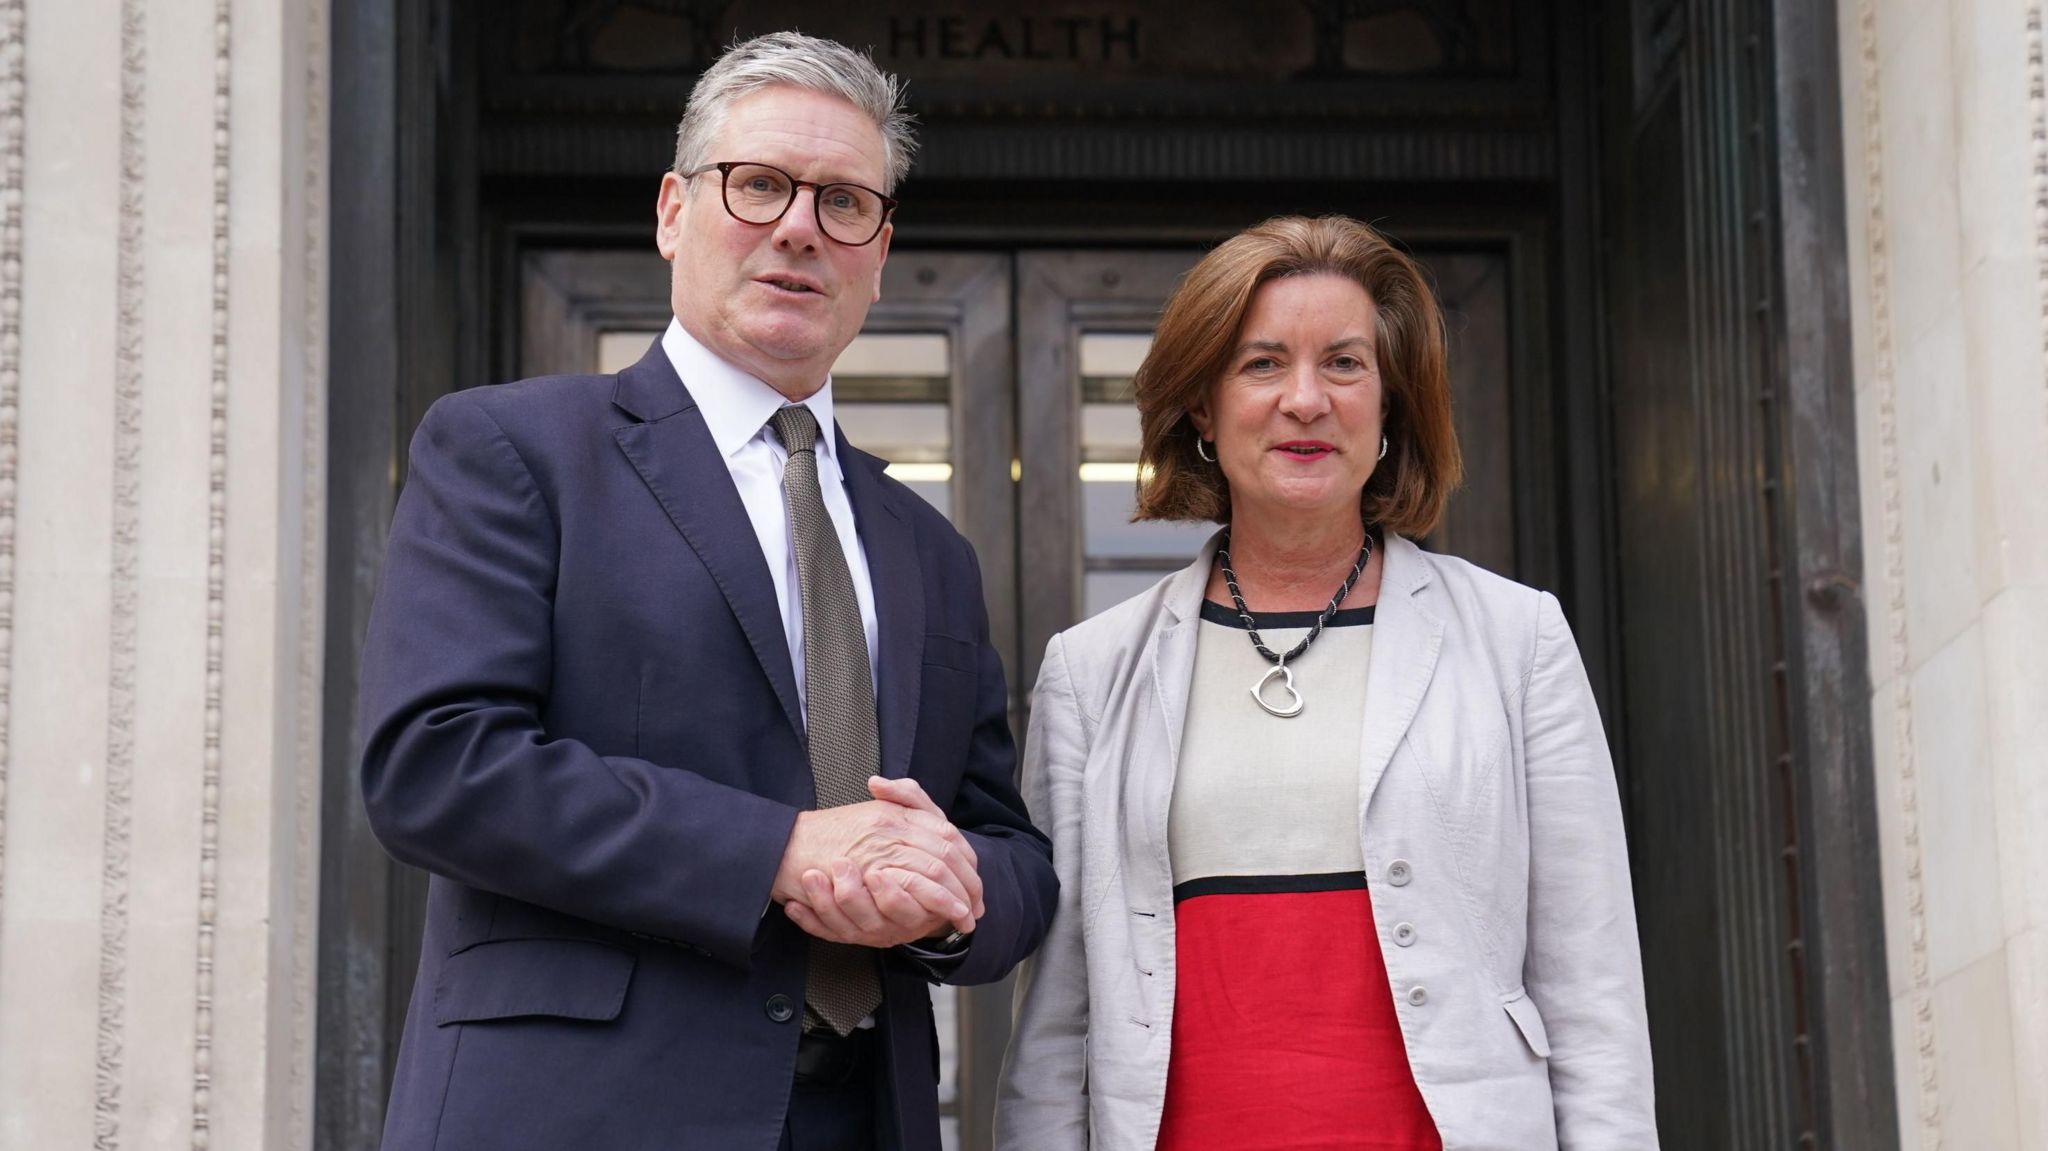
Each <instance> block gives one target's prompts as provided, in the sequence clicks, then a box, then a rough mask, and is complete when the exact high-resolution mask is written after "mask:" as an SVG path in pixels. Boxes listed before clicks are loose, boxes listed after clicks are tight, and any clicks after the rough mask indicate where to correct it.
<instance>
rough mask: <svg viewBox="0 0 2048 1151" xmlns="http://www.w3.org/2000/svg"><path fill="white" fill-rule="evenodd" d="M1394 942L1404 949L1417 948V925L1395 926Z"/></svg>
mask: <svg viewBox="0 0 2048 1151" xmlns="http://www.w3.org/2000/svg"><path fill="white" fill-rule="evenodd" d="M1394 942H1395V943H1398V944H1400V945H1401V946H1403V947H1413V946H1415V925H1414V924H1412V923H1396V924H1395V925H1394Z"/></svg>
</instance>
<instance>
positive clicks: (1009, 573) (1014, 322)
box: [519, 245, 1526, 1151]
mask: <svg viewBox="0 0 2048 1151" xmlns="http://www.w3.org/2000/svg"><path fill="white" fill-rule="evenodd" d="M1201 254H1202V253H1201V250H1200V249H1196V248H1185V247H1183V248H1170V249H1150V250H1103V249H1088V250H1026V251H945V250H918V249H915V248H898V249H897V250H896V251H895V252H893V253H892V254H891V256H890V258H889V261H888V263H887V265H886V266H885V268H884V272H883V290H882V298H881V300H880V301H879V302H878V303H876V304H875V305H874V307H873V309H872V310H871V311H870V313H869V315H868V321H867V324H866V326H865V328H864V329H863V331H862V333H861V335H860V336H859V337H858V338H857V339H856V340H855V342H854V343H853V344H852V345H851V346H849V347H848V349H847V350H846V352H845V354H844V355H842V356H841V357H840V359H839V361H838V363H837V364H836V365H835V367H834V371H833V396H834V406H835V411H836V413H837V415H838V418H839V421H840V424H841V426H842V427H843V428H844V429H845V431H846V434H847V437H848V438H849V439H850V440H851V441H852V442H854V443H855V444H858V445H859V446H860V447H862V448H863V449H865V450H867V451H869V452H872V453H874V454H876V455H878V456H881V457H882V458H883V459H886V460H888V461H889V469H890V472H891V474H892V475H894V476H896V478H898V479H899V480H901V481H903V482H904V483H905V484H907V485H909V486H910V487H911V488H912V489H913V490H915V491H916V492H917V493H918V494H919V495H921V496H923V497H924V498H925V499H926V500H928V501H930V502H931V503H932V504H933V505H934V506H936V507H937V508H938V509H939V510H941V511H942V512H944V513H945V514H946V515H947V516H948V517H949V518H950V519H951V520H952V522H953V523H954V525H955V526H956V527H958V528H959V530H960V531H961V532H962V533H963V534H964V535H965V536H966V537H967V538H968V540H969V541H971V542H972V543H973V544H974V546H975V549H976V551H977V552H978V554H979V556H980V559H981V564H982V574H983V580H984V591H985V594H986V596H987V599H988V608H989V619H990V623H991V627H992V630H993V634H994V639H995V643H996V646H997V647H998V648H999V649H1000V651H1001V652H1002V655H1003V661H1004V666H1005V668H1006V669H1007V670H1008V672H1009V676H1010V688H1011V721H1012V724H1013V726H1014V727H1015V730H1017V731H1018V732H1019V733H1020V735H1021V733H1022V732H1023V731H1024V728H1025V718H1026V715H1027V713H1028V709H1029V706H1030V698H1029V697H1030V686H1031V684H1032V683H1033V682H1034V681H1035V679H1036V677H1037V674H1038V662H1039V659H1040V656H1041V653H1042V652H1043V651H1044V649H1045V645H1046V641H1047V640H1048V639H1050V638H1051V637H1052V635H1053V634H1054V633H1056V632H1058V631H1060V630H1061V629H1063V628H1066V627H1068V626H1070V625H1071V624H1073V623H1075V622H1077V621H1079V620H1081V619H1083V618H1086V617H1087V616H1089V615H1092V614H1094V613H1095V612H1097V611H1100V610H1102V609H1103V608H1105V607H1108V606H1110V605H1112V604H1114V603H1116V602H1118V601H1120V600H1122V599H1125V598H1127V597H1129V596H1131V595H1134V594H1136V593H1137V592H1139V591H1141V590H1143V589H1144V588H1145V587H1147V586H1148V585H1150V584H1151V583H1152V582H1153V581H1155V580H1157V579H1159V578H1160V577H1161V576H1163V575H1165V574H1167V573H1169V572H1172V571H1174V570H1176V569H1178V568H1180V567H1182V566H1183V565H1185V564H1186V563H1187V562H1188V559H1189V558H1190V557H1191V556H1192V555H1193V554H1194V553H1195V551H1196V550H1197V549H1198V548H1200V546H1201V545H1202V543H1203V541H1204V540H1206V539H1207V538H1208V536H1209V534H1210V532H1211V530H1212V528H1213V525H1207V524H1134V523H1131V522H1130V516H1131V509H1132V506H1133V500H1134V494H1135V485H1136V479H1137V473H1138V465H1137V459H1138V417H1137V411H1136V408H1135V407H1134V405H1133V403H1132V398H1131V376H1132V373H1133V372H1134V371H1135V370H1136V368H1137V365H1138V364H1139V362H1140V361H1142V360H1143V358H1144V355H1145V352H1146V350H1147V349H1148V348H1149V347H1150V345H1151V338H1152V327H1153V324H1154V322H1155V321H1156V319H1157V317H1158V314H1159V310H1160V308H1161V306H1162V305H1163V304H1164V302H1165V300H1166V297H1167V296H1168V294H1169V293H1171V291H1172V290H1173V287H1174V285H1175V284H1176V283H1178V282H1179V280H1180V278H1181V276H1182V275H1183V274H1185V273H1186V271H1187V270H1188V268H1189V267H1191V266H1192V265H1193V264H1194V262H1195V261H1196V260H1198V259H1199V258H1200V257H1201ZM1417 255H1418V257H1419V258H1420V259H1421V260H1422V261H1423V263H1424V264H1425V266H1426V268H1427V270H1428V272H1429V273H1430V275H1431V276H1432V277H1433V278H1434V280H1435V282H1436V286H1437V288H1438V291H1439V294H1440V296H1441V297H1442V298H1443V300H1444V302H1445V313H1446V327H1447V329H1448V332H1449V337H1450V341H1451V347H1452V356H1451V364H1452V388H1453V393H1454V402H1455V411H1456V416H1457V422H1458V429H1459V433H1460V435H1461V437H1462V439H1463V444H1464V448H1465V454H1466V463H1467V480H1466V484H1465V487H1464V488H1463V490H1462V491H1461V492H1460V493H1459V494H1458V496H1456V497H1455V498H1454V499H1453V501H1452V504H1451V508H1450V511H1449V513H1448V515H1447V517H1446V520H1445V523H1444V525H1443V527H1442V528H1441V529H1440V530H1439V531H1438V532H1437V533H1436V535H1435V536H1434V537H1432V538H1431V539H1430V540H1429V541H1428V544H1429V546H1431V547H1433V548H1435V549H1437V550H1447V551H1452V552H1456V553H1457V554H1460V555H1463V556H1465V557H1466V558H1469V559H1472V560H1473V561H1475V562H1477V563H1480V564H1482V565H1484V566H1487V567H1489V568H1492V569H1494V570H1497V571H1501V572H1504V573H1507V574H1510V575H1514V574H1518V573H1519V572H1520V567H1519V565H1518V563H1517V554H1518V553H1517V540H1516V528H1515V525H1516V518H1517V517H1516V515H1515V512H1514V508H1515V504H1516V500H1515V498H1514V487H1515V474H1514V468H1515V459H1516V450H1517V443H1518V441H1522V442H1525V441H1526V437H1523V436H1517V435H1516V434H1515V433H1514V427H1513V420H1514V417H1513V411H1512V409H1513V404H1512V398H1513V390H1514V389H1513V381H1511V380H1510V378H1509V377H1510V364H1511V361H1512V356H1511V348H1512V342H1513V338H1514V335H1515V333H1513V332H1512V331H1511V330H1510V327H1509V321H1510V314H1511V309H1510V307H1509V289H1510V276H1509V269H1510V262H1509V261H1510V254H1509V253H1508V252H1507V251H1506V250H1503V249H1499V248H1488V247H1485V246H1465V247H1457V246H1449V245H1446V246H1443V247H1440V248H1426V247H1425V248H1421V249H1420V250H1418V252H1417ZM667 272H668V269H667V267H666V265H664V264H663V263H662V262H661V261H660V260H659V259H657V258H655V257H653V256H651V255H641V254H626V253H605V252H587V251H580V252H579V251H555V252H543V253H535V254H531V255H529V256H528V257H527V260H526V264H525V267H524V268H523V275H522V293H523V302H522V309H521V311H522V316H521V319H522V325H521V333H522V336H521V351H520V360H521V363H520V365H519V367H520V374H522V375H534V374H540V373H544V372H555V371H590V370H593V369H603V370H617V369H618V368H619V367H621V366H623V365H625V364H627V363H631V362H632V361H633V360H635V359H637V358H638V357H639V356H640V355H641V354H642V353H643V352H644V351H645V350H646V348H647V345H648V343H649V341H650V340H652V339H653V338H654V337H655V336H656V335H657V334H658V333H659V331H660V329H661V327H662V326H664V325H665V324H666V323H667V320H668V291H667V288H668V278H667ZM1010 1000H1011V996H1010V988H1009V986H1008V985H1007V983H1006V984H1004V985H1002V986H997V987H989V988H976V989H972V990H969V991H965V992H961V991H956V990H955V989H953V988H936V989H934V1002H935V1007H936V1013H937V1017H938V1019H939V1026H940V1048H941V1083H940V1101H941V1111H942V1115H943V1117H944V1119H943V1122H944V1123H945V1126H946V1136H947V1139H948V1142H949V1145H950V1146H954V1147H959V1148H964V1149H969V1151H972V1149H975V1148H981V1147H986V1146H987V1145H988V1142H987V1139H988V1134H987V1133H988V1122H989V1116H990V1114H991V1112H992V1110H993V1106H994V1099H995V1078H996V1074H997V1070H998V1065H999V1062H1000V1060H1001V1057H1002V1050H1003V1045H1004V1042H1005V1041H1006V1040H1007V1038H1008V1033H1009V1017H1010V1006H1011V1003H1010Z"/></svg>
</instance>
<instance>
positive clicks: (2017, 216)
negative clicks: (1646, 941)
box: [1839, 0, 2048, 1151]
mask: <svg viewBox="0 0 2048 1151" xmlns="http://www.w3.org/2000/svg"><path fill="white" fill-rule="evenodd" d="M1840 19H1841V35H1840V41H1839V42H1840V45H1841V52H1842V77H1843V87H1844V91H1843V101H1844V105H1843V106H1844V127H1845V137H1846V140H1845V143H1846V148H1847V156H1846V157H1845V159H1846V171H1847V175H1848V180H1847V183H1848V194H1849V211H1848V220H1849V227H1850V245H1849V247H1850V251H1851V255H1852V265H1851V269H1850V271H1851V282H1852V287H1853V291H1854V295H1855V302H1856V307H1855V318H1854V324H1855V345H1856V347H1855V351H1856V375H1857V398H1858V424H1859V431H1858V445H1857V448H1858V456H1859V458H1860V460H1861V461H1862V462H1861V471H1862V475H1863V515H1864V538H1865V539H1866V540H1867V541H1868V544H1867V548H1866V553H1865V555H1866V563H1865V578H1866V582H1867V587H1866V589H1865V592H1866V594H1865V601H1866V602H1867V604H1868V605H1869V617H1870V635H1871V642H1870V655H1871V680H1872V685H1873V688H1874V691H1875V698H1874V708H1875V715H1874V717H1873V718H1874V732H1875V740H1874V743H1875V755H1876V760H1877V776H1878V781H1879V782H1878V787H1879V796H1878V800H1879V812H1880V821H1881V824H1882V826H1883V857H1884V880H1885V920H1886V930H1887V936H1888V942H1887V948H1886V950H1887V952H1888V959H1889V967H1890V978H1891V989H1890V990H1891V995H1892V1014H1893V1033H1894V1037H1895V1039H1894V1049H1895V1056H1896V1066H1897V1074H1898V1099H1899V1108H1900V1131H1901V1137H1902V1145H1903V1146H1904V1147H1906V1148H1908V1149H1915V1148H1917V1149H1919V1151H1934V1149H1935V1148H1952V1149H1958V1151H1960V1149H1964V1148H1971V1149H1974V1148H1979V1147H2001V1148H2016V1149H2020V1151H2043V1149H2048V1100H2044V1098H2043V1096H2042V1092H2041V1091H2040V1090H2039V1085H2040V1084H2042V1083H2044V1082H2048V772H2044V771H2043V765H2044V763H2048V760H2044V752H2043V750H2042V749H2043V748H2044V747H2048V659H2044V657H2043V655H2042V651H2043V637H2044V636H2048V500H2043V499H2042V497H2041V493H2042V492H2043V491H2044V490H2048V323H2044V316H2048V313H2044V310H2043V309H2044V301H2048V295H2044V289H2043V282H2044V277H2048V123H2044V108H2043V77H2042V16H2041V3H2040V0H1958V2H1956V3H1952V4H1945V5H1927V4H1919V3H1914V2H1910V0H1857V2H1856V3H1851V4H1844V5H1842V6H1841V9H1840Z"/></svg>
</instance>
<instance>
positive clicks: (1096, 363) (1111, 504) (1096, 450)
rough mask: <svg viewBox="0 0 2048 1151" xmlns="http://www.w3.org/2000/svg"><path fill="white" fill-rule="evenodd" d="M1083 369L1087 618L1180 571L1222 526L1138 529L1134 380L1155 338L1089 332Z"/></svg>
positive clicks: (1083, 591)
mask: <svg viewBox="0 0 2048 1151" xmlns="http://www.w3.org/2000/svg"><path fill="white" fill-rule="evenodd" d="M1079 342H1080V357H1079V358H1080V367H1081V427H1080V432H1081V435H1080V441H1081V442H1080V448H1081V459H1080V469H1081V484H1080V487H1081V536H1082V547H1081V554H1082V577H1081V600H1082V603H1081V611H1082V614H1083V615H1094V614H1095V613H1096V612H1099V611H1101V610H1102V609H1104V608H1106V607H1110V606H1112V605H1114V604H1117V603H1121V602H1122V601H1124V600H1126V599H1129V598H1130V597H1132V596H1134V595H1137V594H1138V593H1139V592H1142V591H1144V590H1145V589H1146V588H1148V587H1150V586H1152V585H1153V584H1154V583H1156V582H1158V580H1159V578H1160V577H1161V576H1164V575H1168V574H1170V573H1172V572H1175V571H1178V570H1180V569H1181V568H1182V567H1183V566H1185V565H1186V564H1187V562H1188V560H1189V559H1190V558H1191V557H1192V556H1193V555H1194V554H1195V552H1196V551H1198V550H1200V548H1201V546H1202V543H1203V541H1205V540H1207V539H1208V538H1209V534H1210V533H1211V532H1212V531H1214V530H1215V525H1213V524H1206V523H1199V524H1182V523H1160V522H1157V521H1146V522H1143V523H1133V522H1131V514H1132V513H1133V512H1134V511H1136V510H1137V496H1138V490H1137V489H1138V475H1139V472H1138V443H1139V422H1138V408H1137V403H1136V401H1135V396H1134V393H1133V391H1132V388H1131V378H1132V376H1133V375H1135V374H1136V372H1137V370H1138V365H1139V364H1141V363H1143V362H1144V359H1145V354H1146V353H1147V352H1149V351H1151V349H1152V333H1150V332H1133V331H1120V332H1100V331H1084V332H1082V333H1081V336H1080V341H1079Z"/></svg>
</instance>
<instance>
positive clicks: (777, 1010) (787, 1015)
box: [768, 994, 796, 1023]
mask: <svg viewBox="0 0 2048 1151" xmlns="http://www.w3.org/2000/svg"><path fill="white" fill-rule="evenodd" d="M768 1018H770V1019H772V1020H774V1021H775V1022H777V1023H787V1022H789V1021H790V1020H792V1019H795V1018H796V1007H795V1006H794V1005H792V1004H791V1003H790V1001H789V996H787V995H781V994H777V995H770V996H769V997H768Z"/></svg>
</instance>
